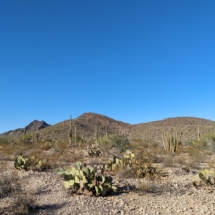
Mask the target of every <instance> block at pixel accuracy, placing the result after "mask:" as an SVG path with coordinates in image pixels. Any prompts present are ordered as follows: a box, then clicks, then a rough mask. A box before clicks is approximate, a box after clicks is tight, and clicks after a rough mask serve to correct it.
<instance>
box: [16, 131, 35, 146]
mask: <svg viewBox="0 0 215 215" xmlns="http://www.w3.org/2000/svg"><path fill="white" fill-rule="evenodd" d="M19 142H20V143H23V144H32V143H33V142H32V134H30V133H26V134H25V135H21V136H20V137H19Z"/></svg>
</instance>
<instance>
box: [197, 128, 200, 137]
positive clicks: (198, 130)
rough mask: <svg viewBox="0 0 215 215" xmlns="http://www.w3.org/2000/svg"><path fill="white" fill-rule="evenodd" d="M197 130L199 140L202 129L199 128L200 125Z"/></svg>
mask: <svg viewBox="0 0 215 215" xmlns="http://www.w3.org/2000/svg"><path fill="white" fill-rule="evenodd" d="M197 132H198V136H197V140H199V139H200V129H199V126H198V128H197Z"/></svg>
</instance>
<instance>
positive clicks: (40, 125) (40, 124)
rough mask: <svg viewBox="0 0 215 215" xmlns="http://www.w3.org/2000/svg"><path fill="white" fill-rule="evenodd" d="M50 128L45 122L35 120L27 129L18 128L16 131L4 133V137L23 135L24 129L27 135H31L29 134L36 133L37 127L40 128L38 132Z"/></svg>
mask: <svg viewBox="0 0 215 215" xmlns="http://www.w3.org/2000/svg"><path fill="white" fill-rule="evenodd" d="M48 126H50V125H49V124H47V123H46V122H45V121H38V120H34V121H32V122H31V123H29V124H28V125H27V126H25V128H18V129H15V130H10V131H7V132H5V133H3V134H2V135H10V136H11V135H15V136H16V135H20V134H22V133H23V132H24V129H25V131H26V132H27V133H29V132H33V131H36V130H37V127H38V130H40V129H43V128H46V127H48Z"/></svg>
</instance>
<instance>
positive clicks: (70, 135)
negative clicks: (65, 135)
mask: <svg viewBox="0 0 215 215" xmlns="http://www.w3.org/2000/svg"><path fill="white" fill-rule="evenodd" d="M69 145H70V147H71V146H72V115H70V127H69Z"/></svg>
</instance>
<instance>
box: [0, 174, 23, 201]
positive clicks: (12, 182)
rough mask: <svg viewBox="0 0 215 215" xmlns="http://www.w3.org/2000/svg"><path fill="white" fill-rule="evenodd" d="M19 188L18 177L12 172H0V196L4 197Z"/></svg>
mask: <svg viewBox="0 0 215 215" xmlns="http://www.w3.org/2000/svg"><path fill="white" fill-rule="evenodd" d="M20 190H21V185H20V183H19V177H18V175H17V174H15V173H13V174H11V175H7V174H1V177H0V198H5V197H8V196H10V195H14V194H15V193H17V192H19V191H20Z"/></svg>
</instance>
